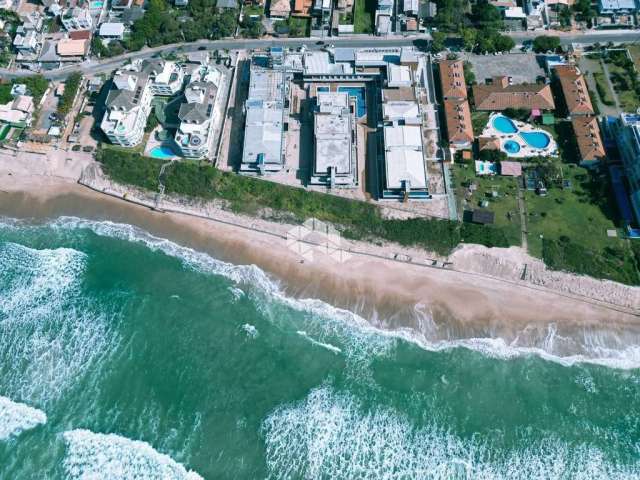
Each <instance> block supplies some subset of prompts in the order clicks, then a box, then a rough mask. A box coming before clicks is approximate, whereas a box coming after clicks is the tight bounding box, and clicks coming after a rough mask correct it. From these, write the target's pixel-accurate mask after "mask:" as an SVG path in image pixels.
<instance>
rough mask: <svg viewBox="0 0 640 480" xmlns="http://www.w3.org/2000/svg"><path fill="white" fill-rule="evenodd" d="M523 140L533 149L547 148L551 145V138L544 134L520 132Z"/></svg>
mask: <svg viewBox="0 0 640 480" xmlns="http://www.w3.org/2000/svg"><path fill="white" fill-rule="evenodd" d="M520 136H521V137H522V139H523V140H524V141H525V142H527V145H529V146H530V147H532V148H540V149H542V148H547V147H548V146H549V144H550V143H551V138H550V137H549V135H547V134H546V133H544V132H540V131H536V132H520Z"/></svg>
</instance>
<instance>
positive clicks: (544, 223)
mask: <svg viewBox="0 0 640 480" xmlns="http://www.w3.org/2000/svg"><path fill="white" fill-rule="evenodd" d="M562 168H563V177H564V178H565V179H566V180H569V181H570V182H571V184H572V188H571V189H564V190H563V189H561V188H559V187H556V188H549V191H548V194H547V196H546V197H541V196H539V195H536V193H535V192H530V191H528V192H526V194H525V200H526V203H527V212H528V218H527V222H528V225H527V227H528V232H529V235H528V241H529V251H530V253H531V254H532V255H535V256H537V257H542V238H541V236H542V237H543V238H548V239H556V240H557V239H559V238H560V237H561V236H566V237H569V238H570V239H571V240H572V241H574V242H578V243H580V244H581V245H583V246H585V247H587V248H590V249H593V250H598V251H601V250H603V249H604V248H605V247H608V246H614V247H615V246H623V244H624V242H623V241H622V240H620V239H618V238H609V237H607V230H608V229H616V225H615V222H614V219H615V217H616V212H615V211H614V207H613V199H612V198H611V196H610V191H609V189H608V188H607V187H608V186H609V180H608V179H607V178H606V177H605V178H602V179H600V178H593V179H592V177H591V174H590V173H589V171H588V170H586V169H584V168H581V167H578V166H575V165H567V164H564V165H563V167H562Z"/></svg>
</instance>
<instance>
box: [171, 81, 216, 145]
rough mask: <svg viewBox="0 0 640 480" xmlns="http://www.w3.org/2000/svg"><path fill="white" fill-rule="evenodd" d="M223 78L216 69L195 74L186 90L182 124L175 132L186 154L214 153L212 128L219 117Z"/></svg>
mask: <svg viewBox="0 0 640 480" xmlns="http://www.w3.org/2000/svg"><path fill="white" fill-rule="evenodd" d="M220 79H221V75H220V73H219V72H218V71H217V70H215V69H214V70H211V71H210V72H208V73H206V74H204V75H198V76H195V78H194V81H192V82H191V83H189V85H187V86H186V88H185V89H184V97H185V103H183V104H182V105H180V111H179V112H178V118H179V119H180V126H179V127H178V130H177V131H176V135H175V142H176V145H177V146H178V150H179V152H180V155H182V156H183V157H186V158H205V157H208V156H209V154H210V153H211V146H212V143H213V129H214V126H215V124H216V122H217V121H218V117H219V116H220V115H219V113H218V109H216V108H215V107H216V99H217V96H218V87H219V86H220V85H219V82H220Z"/></svg>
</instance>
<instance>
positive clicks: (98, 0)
mask: <svg viewBox="0 0 640 480" xmlns="http://www.w3.org/2000/svg"><path fill="white" fill-rule="evenodd" d="M89 5H90V8H91V9H93V10H100V9H102V7H103V6H104V2H103V1H102V0H94V1H93V2H91V3H90V4H89Z"/></svg>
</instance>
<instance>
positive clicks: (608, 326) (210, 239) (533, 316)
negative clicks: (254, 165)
mask: <svg viewBox="0 0 640 480" xmlns="http://www.w3.org/2000/svg"><path fill="white" fill-rule="evenodd" d="M1 167H2V165H1V163H0V215H2V216H6V217H15V218H31V219H35V220H37V221H39V222H42V221H43V220H47V219H53V218H56V217H60V216H75V217H80V218H86V219H92V220H98V221H101V220H110V221H112V222H116V223H125V224H129V225H134V226H136V227H138V228H140V229H142V230H145V231H147V232H149V233H151V234H152V235H154V236H158V237H162V238H167V239H169V240H171V241H174V242H176V243H178V244H179V245H185V246H188V247H190V248H193V249H195V250H198V251H203V252H205V253H208V254H210V255H212V256H214V257H215V258H218V259H221V260H223V261H227V262H230V263H233V264H238V265H242V264H255V265H257V266H258V267H259V268H261V269H262V270H264V271H265V272H267V273H268V274H269V276H270V277H272V278H275V279H277V281H278V283H279V285H280V286H281V287H282V289H283V291H284V293H286V294H287V295H291V296H293V297H295V298H315V299H319V300H322V301H325V302H327V303H329V304H331V305H333V306H335V307H338V308H342V309H345V310H349V311H352V312H353V313H355V314H357V315H359V316H361V317H363V318H365V319H366V320H367V321H368V322H369V323H370V324H371V325H372V326H374V327H377V328H381V329H384V330H387V331H397V330H409V331H410V332H413V333H415V334H416V335H417V336H418V337H422V338H424V339H425V340H427V341H449V340H470V339H478V338H483V339H487V338H491V339H495V338H501V339H503V340H504V341H505V342H506V343H507V344H508V345H515V346H517V347H531V348H537V347H538V346H540V345H545V344H547V343H548V341H549V336H550V335H551V338H552V339H553V338H554V337H556V336H557V337H563V336H569V337H572V338H574V337H575V338H577V337H579V336H583V337H584V336H585V335H587V336H589V335H593V336H594V337H597V338H598V339H600V340H602V338H603V337H604V338H605V340H606V343H607V345H606V347H607V348H608V347H610V346H611V347H614V348H623V347H626V346H629V345H632V344H637V343H638V340H639V339H640V314H639V313H638V311H637V309H635V308H630V307H628V306H626V307H622V306H619V305H612V304H607V303H604V302H602V301H599V300H598V299H589V298H587V297H580V296H577V295H575V294H571V293H568V292H563V291H561V290H555V291H554V290H552V289H549V288H547V287H544V286H538V285H534V284H523V283H518V282H516V281H512V280H510V279H508V278H496V277H494V276H492V275H489V274H482V273H480V272H476V271H458V270H453V269H447V268H440V267H438V268H434V267H432V266H430V265H427V264H416V263H408V262H407V261H406V260H400V259H397V258H390V257H384V256H382V255H380V254H375V252H365V251H363V252H358V253H356V251H355V249H352V250H351V251H350V252H349V253H350V254H351V257H350V258H349V259H348V260H346V261H345V262H344V263H338V262H336V261H335V260H333V259H332V258H330V257H328V256H326V255H318V253H317V252H314V253H315V255H316V258H315V259H314V261H309V260H303V259H302V258H301V257H300V255H299V254H298V253H296V252H294V251H293V250H291V248H290V245H287V239H286V238H287V237H286V230H287V225H284V224H277V223H274V222H267V221H265V220H261V219H252V218H248V217H241V216H237V215H235V214H232V213H230V212H226V215H229V216H230V218H232V219H234V220H237V223H236V222H234V223H236V224H235V225H232V224H231V223H230V222H225V219H224V218H222V219H216V220H209V219H204V218H197V216H195V215H193V214H191V213H190V214H185V213H174V212H171V213H170V212H164V213H161V212H159V211H153V210H152V209H150V207H149V206H139V205H136V204H135V203H132V200H133V201H135V197H134V198H128V199H125V200H126V201H123V199H122V198H117V193H115V192H114V193H113V195H114V196H110V195H106V194H105V193H102V192H98V191H94V190H90V189H89V188H87V187H85V186H81V185H79V184H77V183H76V182H75V181H74V180H73V177H72V176H68V177H65V176H60V177H56V176H51V175H36V174H22V173H12V174H11V175H10V174H9V173H8V172H7V171H2V170H3V169H2V168H1ZM169 205H174V204H171V203H170V204H169ZM206 213H207V212H206V211H205V212H203V215H204V216H208V215H206ZM238 217H239V218H238ZM243 221H244V222H250V225H243V224H242V222H243ZM263 223H266V224H267V226H268V227H269V229H268V230H269V231H268V232H266V229H265V232H266V233H265V232H262V233H261V232H259V231H258V230H259V229H260V228H261V227H262V226H263ZM272 228H274V229H276V228H278V229H280V230H275V231H273V230H272ZM278 232H279V233H278ZM353 243H355V244H357V243H358V242H353ZM360 243H362V242H360ZM469 247H470V248H471V249H472V247H473V246H469ZM349 248H351V245H350V246H349ZM382 248H383V247H382ZM398 248H399V247H398ZM467 250H469V249H467ZM403 251H405V252H408V253H409V254H410V255H415V254H416V252H418V251H417V250H416V251H413V250H411V249H405V250H403ZM421 253H422V256H423V257H426V256H427V254H426V252H421ZM471 253H473V251H471ZM462 254H463V255H469V252H468V251H467V252H465V251H464V249H462ZM456 256H460V252H458V251H457V252H454V254H453V255H452V257H453V258H454V259H456ZM481 256H482V255H480V257H481ZM318 257H319V258H318ZM476 257H477V256H476ZM462 258H464V256H463V257H462ZM474 258H475V257H474ZM419 259H420V257H415V256H412V257H411V260H412V261H414V262H415V261H417V260H419ZM440 261H442V260H440ZM456 263H457V262H456ZM505 265H506V268H509V264H508V262H506V264H505ZM503 266H504V265H503ZM516 273H517V272H516ZM609 283H612V282H609ZM628 288H629V289H631V290H630V291H631V295H632V298H633V297H635V293H637V291H638V290H637V289H635V288H633V287H628ZM638 300H639V301H640V299H638ZM610 337H611V338H610ZM612 338H615V341H614V340H612ZM612 342H613V343H612ZM569 343H570V344H571V345H570V344H568V343H567V344H563V345H559V346H555V347H554V348H556V349H559V351H560V352H561V353H566V354H581V353H583V352H584V348H586V346H585V345H582V346H580V345H575V342H574V341H573V340H572V341H571V342H569ZM586 343H588V342H586Z"/></svg>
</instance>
